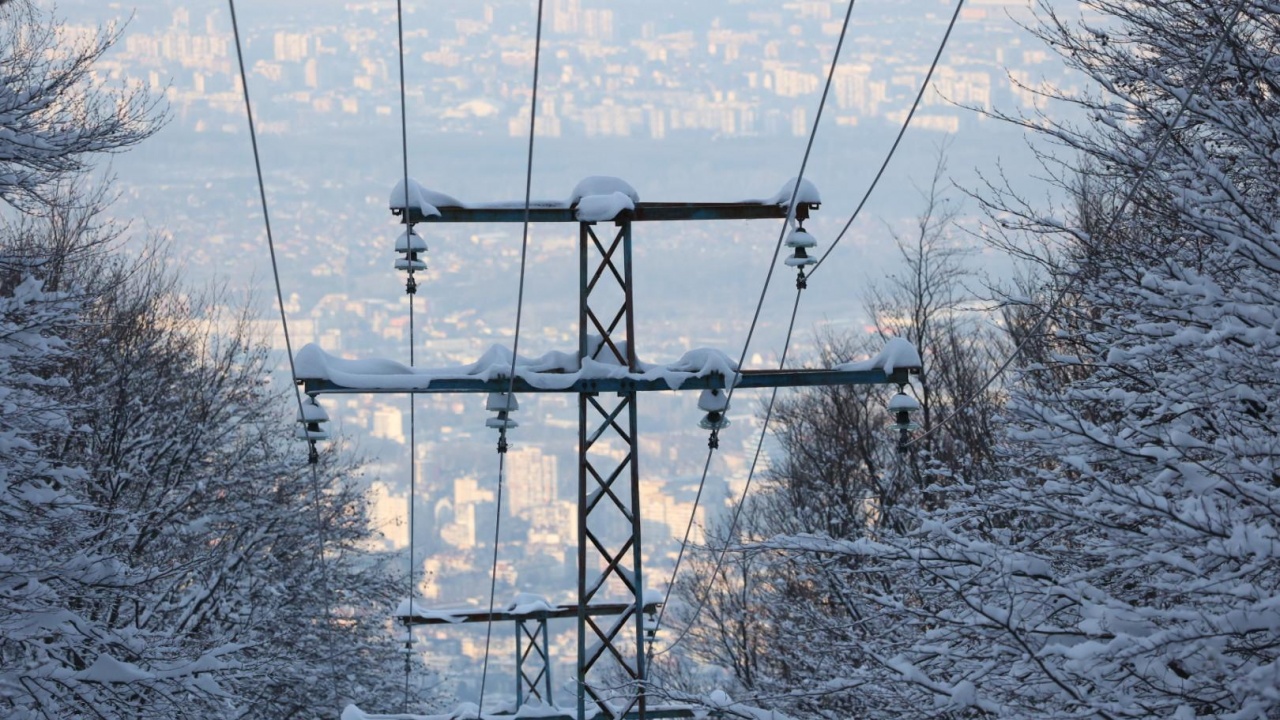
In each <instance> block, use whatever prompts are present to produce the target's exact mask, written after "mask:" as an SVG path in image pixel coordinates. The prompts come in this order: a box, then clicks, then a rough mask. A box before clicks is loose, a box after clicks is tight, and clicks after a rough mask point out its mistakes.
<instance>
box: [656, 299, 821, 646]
mask: <svg viewBox="0 0 1280 720" xmlns="http://www.w3.org/2000/svg"><path fill="white" fill-rule="evenodd" d="M802 292H803V291H802V290H801V289H799V288H797V289H796V302H795V304H793V305H792V306H791V322H789V323H788V324H787V339H786V342H785V343H784V344H783V347H782V357H781V358H780V359H779V360H778V369H783V368H784V367H786V362H787V351H788V349H789V348H790V346H791V333H792V331H793V330H795V327H796V313H797V311H798V310H799V309H800V294H801V293H802ZM777 399H778V388H776V387H775V388H773V392H772V393H770V395H769V405H768V406H767V407H766V409H765V413H764V424H763V426H762V427H761V428H760V437H759V439H758V440H756V450H755V453H754V454H753V455H752V457H751V468H750V469H749V470H747V482H746V483H745V484H744V485H743V487H742V493H741V494H740V495H739V497H738V502H737V504H736V505H735V506H734V509H733V519H732V520H731V521H730V522H729V532H728V534H727V535H726V536H725V542H724V545H723V546H722V547H721V548H720V553H719V555H718V556H717V557H716V564H715V567H714V568H713V569H712V571H711V573H710V579H709V580H708V581H707V586H706V588H707V590H706V592H705V593H703V596H702V598H700V599H699V600H698V606H697V608H696V609H695V610H694V612H693V616H692V617H690V618H689V619H688V620H687V621H686V623H685V626H684V628H683V629H682V630H681V631H680V634H679V635H678V636H676V639H675V640H673V641H671V643H670V644H668V645H667V646H666V647H664V648H663V649H662V651H661V652H658V653H651V657H652V656H653V655H662V654H665V653H668V652H671V651H672V650H674V649H675V648H676V646H677V645H679V644H680V643H681V642H682V641H683V640H684V638H685V636H687V635H688V634H689V631H690V630H692V629H693V624H694V623H695V622H697V620H698V616H700V615H701V614H702V608H703V607H705V606H706V602H707V599H708V598H709V597H710V596H711V583H712V582H714V580H715V577H716V576H717V575H719V574H720V568H721V567H722V566H723V564H724V558H725V555H726V554H727V553H728V552H729V539H730V538H732V537H733V533H734V531H735V530H737V528H738V520H739V519H740V518H741V516H742V508H743V507H745V506H746V504H747V493H748V492H750V491H751V481H752V479H754V478H755V474H756V467H758V466H759V463H760V453H761V451H762V450H763V449H764V438H765V434H766V433H767V431H768V429H769V421H770V420H771V419H772V418H773V407H774V403H775V402H776V401H777ZM710 461H711V455H710V453H708V454H707V462H708V463H710ZM702 472H703V476H704V477H705V476H706V472H707V470H706V468H705V467H704V468H703V469H702ZM698 491H699V494H701V491H702V486H701V485H699V486H698ZM693 502H694V506H695V509H696V506H697V503H698V500H697V498H694V501H693ZM692 527H693V516H692V515H690V516H689V527H686V528H685V531H684V542H682V543H681V545H680V555H677V556H676V565H677V567H679V564H680V557H681V556H683V554H684V547H685V543H687V542H688V541H689V530H690V528H692ZM674 585H675V573H674V572H673V573H672V574H671V582H670V583H669V584H668V585H667V597H670V595H671V588H672V587H673V586H674ZM662 610H663V611H665V610H666V599H665V598H664V600H663V603H662ZM658 625H659V626H661V625H662V612H661V611H660V612H659V614H658Z"/></svg>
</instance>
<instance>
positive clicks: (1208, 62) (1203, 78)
mask: <svg viewBox="0 0 1280 720" xmlns="http://www.w3.org/2000/svg"><path fill="white" fill-rule="evenodd" d="M1245 1H1246V0H1237V2H1236V5H1235V9H1234V10H1233V11H1232V15H1231V22H1229V23H1226V24H1224V25H1223V26H1222V33H1221V34H1220V35H1219V36H1218V39H1217V41H1216V42H1215V43H1214V46H1213V49H1212V50H1211V51H1209V55H1208V57H1206V58H1205V61H1204V65H1202V66H1201V67H1200V72H1199V74H1198V75H1197V77H1196V80H1195V82H1194V83H1193V84H1192V86H1191V90H1190V92H1188V93H1187V94H1186V95H1185V96H1183V98H1182V101H1181V102H1180V103H1179V104H1178V112H1177V113H1175V114H1174V116H1173V119H1172V120H1170V121H1169V124H1168V125H1166V126H1165V128H1164V130H1163V131H1162V133H1161V136H1160V139H1159V141H1157V142H1156V147H1155V149H1154V150H1153V151H1152V152H1151V153H1150V155H1148V157H1147V161H1146V163H1145V164H1143V166H1142V168H1141V170H1139V171H1138V175H1137V177H1135V178H1134V181H1133V185H1131V186H1129V190H1128V191H1127V192H1126V193H1125V195H1124V199H1123V200H1121V201H1120V204H1119V205H1118V206H1116V211H1115V213H1113V214H1112V215H1111V219H1110V220H1109V221H1108V222H1107V226H1106V227H1105V228H1103V230H1102V233H1101V234H1100V236H1101V237H1103V238H1106V237H1108V236H1110V235H1111V233H1112V231H1113V230H1115V227H1116V225H1117V224H1118V223H1119V222H1120V217H1121V216H1122V215H1123V214H1124V211H1125V210H1127V209H1128V207H1129V203H1131V202H1133V198H1134V197H1136V196H1137V194H1138V190H1140V189H1141V188H1142V184H1143V183H1144V182H1145V181H1146V179H1147V175H1149V174H1150V173H1151V169H1152V168H1153V167H1154V166H1155V162H1156V159H1157V158H1159V157H1160V155H1161V154H1162V153H1163V152H1164V149H1165V147H1166V146H1168V144H1169V141H1170V140H1171V139H1172V138H1173V131H1174V129H1175V128H1176V127H1177V126H1178V123H1179V122H1181V121H1182V117H1183V115H1185V114H1186V112H1187V108H1188V107H1190V105H1191V100H1192V99H1193V98H1194V97H1195V96H1196V95H1198V94H1199V93H1200V91H1201V90H1203V89H1204V85H1205V82H1207V81H1208V79H1209V72H1210V70H1212V68H1213V64H1214V63H1215V62H1217V61H1218V53H1219V52H1221V51H1222V46H1223V45H1224V44H1226V41H1227V36H1229V35H1230V34H1231V32H1232V30H1234V29H1235V26H1236V23H1237V22H1239V21H1240V14H1241V12H1242V11H1243V10H1244V4H1245ZM1078 275H1079V272H1074V273H1070V274H1069V276H1068V277H1067V281H1066V282H1064V283H1063V284H1062V288H1061V289H1059V290H1058V293H1057V295H1055V296H1054V298H1053V300H1052V301H1051V302H1050V303H1049V306H1048V307H1047V308H1045V311H1044V313H1042V314H1041V315H1040V317H1039V319H1037V320H1036V321H1035V323H1034V324H1032V326H1031V328H1030V329H1028V330H1027V333H1026V337H1024V338H1023V339H1022V340H1021V341H1020V342H1019V343H1018V344H1017V345H1016V346H1015V347H1014V348H1013V351H1012V352H1011V353H1009V356H1008V357H1006V358H1005V359H1004V361H1003V362H1001V363H1000V364H999V365H998V366H996V369H995V371H993V372H992V373H991V375H990V376H988V377H987V379H986V380H985V381H983V383H982V385H981V386H980V387H979V388H978V389H977V390H975V391H974V392H973V394H971V395H970V396H969V397H967V398H965V399H964V400H963V401H961V402H960V403H958V404H957V405H956V409H955V410H953V411H952V412H951V414H950V415H947V416H946V417H945V418H943V419H942V420H940V421H939V422H938V423H937V424H936V425H934V426H933V427H931V428H929V429H928V430H926V431H925V432H924V433H922V434H920V435H919V436H917V437H916V438H914V439H913V440H912V441H911V442H910V443H908V447H909V446H912V445H915V444H917V443H919V442H921V441H923V440H925V439H927V438H929V437H932V436H933V434H934V433H936V432H938V431H939V430H941V429H942V428H944V427H946V426H947V425H948V424H949V423H951V421H952V420H954V419H955V418H956V417H958V416H959V415H960V413H962V412H964V411H965V410H967V409H968V408H969V406H970V405H972V404H973V403H974V402H977V399H978V398H979V397H981V396H982V394H983V393H985V392H986V391H987V390H989V389H990V388H991V385H992V383H994V382H995V381H996V379H997V378H999V377H1000V376H1001V375H1003V374H1004V372H1005V371H1006V370H1008V369H1009V367H1010V366H1012V365H1013V361H1014V360H1015V359H1017V357H1018V355H1020V354H1021V353H1022V351H1023V349H1025V348H1026V346H1027V343H1029V342H1031V339H1032V338H1034V337H1035V336H1036V334H1037V333H1039V332H1040V330H1041V329H1042V328H1044V324H1045V323H1046V322H1048V321H1049V318H1050V317H1051V316H1052V315H1053V314H1054V313H1056V312H1057V311H1058V309H1059V308H1061V307H1062V303H1063V301H1064V300H1066V297H1067V291H1068V290H1069V289H1071V287H1072V282H1071V281H1072V280H1074V279H1075V278H1076V277H1077V276H1078Z"/></svg>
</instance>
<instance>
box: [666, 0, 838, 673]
mask: <svg viewBox="0 0 1280 720" xmlns="http://www.w3.org/2000/svg"><path fill="white" fill-rule="evenodd" d="M855 2H856V0H849V4H848V5H847V6H846V8H845V13H844V23H843V24H842V25H841V26H840V37H839V39H838V40H837V41H836V49H835V53H834V55H833V57H832V58H831V67H830V69H829V70H828V71H827V81H826V84H825V85H824V86H823V88H822V97H821V98H820V99H819V100H818V111H817V113H816V114H815V115H814V118H813V126H812V127H811V128H810V129H809V138H808V141H807V142H806V143H805V148H804V156H803V157H802V158H801V160H800V172H799V173H798V174H797V175H796V179H795V185H793V186H792V188H791V198H790V200H789V201H788V205H787V217H786V219H785V220H784V221H783V223H782V228H781V229H780V230H779V232H778V240H777V242H776V243H775V244H774V246H773V258H772V260H771V261H770V263H769V269H768V272H767V273H766V274H765V279H764V287H762V288H761V289H760V298H759V300H757V302H756V309H755V314H754V315H753V316H752V318H751V326H750V327H749V328H748V329H747V339H746V341H745V342H743V344H742V353H741V354H740V355H739V356H738V365H737V367H738V368H739V369H741V368H742V363H743V362H744V361H745V360H746V357H747V351H748V349H749V348H750V347H751V338H752V336H753V335H754V333H755V329H756V324H757V323H758V322H759V320H760V311H761V308H763V307H764V300H765V296H766V295H767V294H768V292H769V283H770V282H771V281H772V279H773V271H774V268H775V267H776V266H777V264H778V251H779V250H781V249H782V241H783V239H784V238H786V236H787V230H788V229H789V228H790V227H791V222H792V220H794V219H795V211H796V197H797V196H798V195H799V193H800V186H801V184H802V183H803V182H804V171H805V169H806V168H807V167H808V164H809V156H810V154H811V153H812V151H813V142H814V139H815V138H816V137H817V135H818V125H819V123H821V122H822V111H823V109H824V108H825V107H826V105H827V96H828V95H829V94H830V92H831V82H832V80H833V79H834V78H835V74H836V67H837V66H838V65H839V64H840V51H841V49H842V48H843V47H844V39H845V36H846V34H847V33H848V30H849V20H850V18H852V17H853V6H854V3H855ZM799 303H800V289H799V288H797V290H796V307H799ZM791 318H792V323H793V324H794V322H795V310H793V311H792V314H791ZM790 338H791V331H790V330H788V331H787V340H788V344H790ZM783 358H784V359H785V358H786V351H785V349H784V351H783ZM735 389H736V384H731V385H730V386H729V388H728V391H727V394H726V395H727V396H726V398H725V403H726V407H727V406H728V403H730V402H732V400H733V393H734V390H735ZM774 396H775V397H776V396H777V390H774ZM772 407H773V404H772V402H771V403H770V411H772ZM712 432H713V433H714V432H716V430H712ZM763 432H764V431H763V430H762V431H761V433H762V434H761V442H763ZM715 451H716V447H715V443H712V444H711V446H710V447H708V448H707V460H706V462H705V463H704V464H703V466H702V477H701V478H700V479H699V480H698V491H697V493H696V495H695V496H694V501H693V509H692V510H691V511H690V513H689V524H688V525H687V526H686V527H685V533H684V539H683V540H682V541H681V543H680V551H679V553H678V554H677V555H676V563H675V566H674V567H673V568H672V570H671V579H670V581H668V582H667V589H666V591H665V594H664V595H663V599H662V609H661V610H659V614H658V625H659V627H660V626H661V624H662V615H663V614H664V613H665V612H666V607H667V601H668V600H669V599H670V598H671V589H672V588H673V587H675V580H676V575H677V574H678V573H679V572H680V563H681V561H682V560H683V559H684V554H685V550H686V548H687V547H688V544H689V533H690V530H691V529H692V527H693V519H694V517H696V516H697V513H698V503H699V501H700V500H701V499H702V491H703V488H704V487H705V486H706V483H707V471H708V470H709V469H710V467H711V456H712V455H713V454H714V453H715ZM752 467H754V464H753V465H752ZM718 571H719V568H717V572H718ZM700 611H701V608H699V612H700ZM681 637H683V635H682V636H681ZM664 652H665V651H664Z"/></svg>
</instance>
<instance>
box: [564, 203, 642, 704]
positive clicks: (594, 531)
mask: <svg viewBox="0 0 1280 720" xmlns="http://www.w3.org/2000/svg"><path fill="white" fill-rule="evenodd" d="M616 227H617V230H616V232H614V233H611V235H605V236H604V239H602V238H601V235H599V234H597V232H596V230H597V228H596V226H595V225H594V224H592V223H580V224H579V245H580V253H581V255H580V265H579V267H580V278H581V295H580V302H579V312H578V354H579V358H580V362H581V363H582V364H583V366H586V365H589V364H591V363H602V364H607V365H618V366H623V367H626V368H628V369H629V370H630V371H632V372H634V371H636V370H638V364H637V361H636V348H635V342H634V331H635V325H634V321H633V318H632V308H633V296H632V276H631V223H630V222H629V221H625V220H624V221H618V222H617V223H616ZM636 417H637V416H636V393H635V391H627V390H623V391H620V392H616V393H612V394H606V395H601V394H599V393H595V392H590V391H589V389H586V390H584V391H583V392H580V393H579V394H578V678H577V680H578V692H577V700H578V716H579V717H583V716H584V714H585V712H586V707H587V703H592V704H594V705H596V706H597V707H598V708H599V710H600V712H601V713H602V714H603V715H604V716H605V717H610V718H618V717H621V716H622V715H623V714H625V713H627V712H629V711H631V710H633V709H638V710H639V714H640V716H641V717H643V716H644V711H645V697H644V690H643V687H644V679H645V668H644V632H643V622H644V618H643V614H642V612H641V608H642V606H643V602H644V584H643V579H644V576H643V572H642V568H641V550H640V548H641V544H640V533H641V527H640V470H639V465H638V462H637V459H638V457H639V438H638V436H637V432H636ZM624 483H625V485H624ZM593 601H594V602H604V601H609V602H621V603H624V604H625V605H626V609H625V610H624V611H623V612H621V613H619V614H617V615H607V616H606V615H594V616H593V615H592V614H591V613H590V612H588V608H589V606H590V605H591V603H592V602H593ZM610 671H612V677H609V678H608V679H607V682H603V683H602V682H599V679H601V676H602V675H604V674H606V673H609V672H610ZM606 688H608V689H606Z"/></svg>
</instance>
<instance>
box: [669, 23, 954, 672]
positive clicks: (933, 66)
mask: <svg viewBox="0 0 1280 720" xmlns="http://www.w3.org/2000/svg"><path fill="white" fill-rule="evenodd" d="M963 6H964V0H958V1H957V3H956V8H955V10H954V11H953V12H952V14H951V19H950V21H949V22H948V23H947V28H946V31H945V32H944V33H943V36H942V40H941V41H940V42H939V44H938V49H937V51H936V52H935V53H934V56H933V61H932V62H931V63H930V65H929V69H928V71H927V72H926V73H925V77H924V81H923V82H922V83H921V85H920V89H919V91H917V93H916V96H915V99H914V100H913V101H912V103H911V107H910V108H909V109H908V111H907V115H906V117H905V118H904V119H903V122H902V125H901V127H900V128H899V129H898V133H897V135H896V136H895V138H894V141H893V143H892V144H891V145H890V147H889V150H888V152H887V153H886V154H885V157H884V160H883V161H882V162H881V163H880V167H879V169H878V170H877V171H876V174H875V176H874V177H873V178H872V181H871V184H870V185H869V186H868V188H867V190H866V192H865V193H863V195H862V198H861V199H860V200H859V202H858V204H857V206H856V207H855V209H854V211H853V213H852V214H851V215H850V216H849V220H848V221H847V222H846V223H845V225H844V228H843V229H842V230H841V231H840V234H839V235H837V236H836V239H835V240H834V241H833V242H832V244H831V246H830V247H829V248H828V249H827V251H826V252H824V253H823V255H822V257H821V258H820V259H819V260H818V262H817V263H816V264H815V265H814V266H813V268H811V269H810V271H809V279H810V280H812V278H813V273H814V272H815V271H816V270H817V269H818V267H819V266H821V265H822V263H823V262H825V261H826V259H827V257H828V256H830V254H831V252H832V251H833V250H834V249H835V246H836V244H838V243H839V242H840V239H841V238H842V237H844V235H845V233H846V232H847V231H848V229H849V228H850V226H852V225H853V223H854V221H855V220H856V219H857V218H858V216H859V214H860V213H861V212H862V209H863V208H864V207H865V206H866V204H867V201H868V200H869V199H870V198H871V195H872V193H873V192H875V189H876V187H877V186H878V185H879V183H880V180H881V178H883V177H884V173H885V170H886V169H887V168H888V167H889V164H890V162H891V161H892V160H893V157H894V155H895V154H896V153H897V150H898V146H899V145H900V144H901V142H902V138H903V136H904V135H905V134H906V131H907V128H908V127H909V126H910V124H911V120H912V118H913V117H914V116H915V113H916V110H917V109H918V108H919V106H920V103H921V101H922V99H923V98H924V94H925V92H926V90H927V89H928V87H929V83H930V81H931V79H932V78H933V73H934V71H935V70H937V67H938V63H939V62H940V60H941V58H942V54H943V52H944V51H945V50H946V47H947V44H948V42H949V40H950V38H951V33H952V31H953V30H954V29H955V26H956V22H957V20H958V19H959V17H960V10H961V9H962V8H963ZM852 9H853V2H852V0H851V2H850V3H849V8H848V9H847V10H846V16H845V26H844V27H845V28H847V26H848V22H849V13H851V12H852ZM843 37H844V29H843V28H842V30H841V40H842V41H843ZM838 58H839V45H837V51H836V59H835V60H833V62H832V67H831V73H829V74H828V77H827V87H830V84H831V78H832V76H833V75H834V72H835V62H836V60H838ZM826 96H827V94H826V91H825V90H824V92H823V96H822V101H821V104H820V106H819V115H820V114H821V107H822V106H824V105H825V104H826ZM817 120H818V118H815V121H814V132H816V129H817ZM810 144H812V135H811V136H810ZM784 231H785V228H784ZM776 253H777V251H776V249H775V257H774V263H775V264H776V262H777V256H776ZM802 295H803V292H802V291H801V290H800V289H797V291H796V297H795V301H794V303H793V304H792V309H791V321H790V323H789V324H788V326H787V334H786V341H785V342H784V344H783V348H782V356H781V359H780V360H779V366H778V367H779V369H782V368H783V367H784V366H785V363H786V358H787V353H788V351H789V349H790V345H791V337H792V333H793V331H794V329H795V320H796V315H797V312H798V311H799V307H800V298H801V296H802ZM749 337H750V336H748V342H750V339H749ZM745 355H746V352H745V348H744V352H743V357H745ZM777 397H778V390H777V388H775V389H774V390H773V392H772V393H771V394H770V398H769V402H768V404H767V406H766V409H765V419H764V423H763V425H762V427H761V428H760V436H759V440H758V441H757V443H756V450H755V453H754V456H753V458H752V462H751V467H750V470H749V471H748V473H747V480H746V483H745V484H744V486H743V490H742V493H741V494H740V497H739V499H738V502H737V504H736V506H735V508H734V514H733V517H732V519H731V521H730V523H729V531H728V533H727V535H726V538H731V537H732V536H733V534H734V532H736V530H737V526H738V522H739V519H740V517H741V513H742V508H743V506H744V505H745V504H746V498H747V493H748V491H749V490H750V489H751V483H752V480H753V478H754V476H755V471H756V468H757V466H758V461H759V458H760V453H761V451H762V448H763V446H764V438H765V436H766V434H767V433H768V429H769V422H770V420H771V418H772V416H773V408H774V404H775V402H776V400H777ZM707 460H708V462H707V464H706V466H704V468H703V475H702V479H701V480H700V481H699V484H698V493H697V495H696V496H695V499H694V508H693V512H692V513H691V514H690V517H689V525H688V526H687V527H686V528H685V535H684V539H683V540H682V541H681V545H680V551H679V553H678V554H677V556H676V565H675V568H674V569H673V571H672V574H671V581H670V582H669V583H668V584H667V590H666V596H665V597H664V602H663V608H662V612H665V610H666V600H668V599H670V595H671V591H672V588H673V587H674V586H675V580H676V575H677V573H678V572H679V569H680V562H681V560H682V559H683V557H684V554H685V551H686V546H687V545H688V540H689V536H690V532H691V530H692V526H693V518H694V517H695V516H696V514H697V508H698V499H699V498H700V497H701V495H702V486H703V485H704V484H705V482H706V474H707V469H708V468H709V467H710V453H708V458H707ZM727 549H728V542H727V540H726V543H725V546H724V547H723V548H721V552H720V553H719V554H718V557H717V558H716V563H715V566H714V569H713V570H712V572H711V576H710V577H711V578H713V579H714V578H715V576H716V575H717V574H718V573H719V572H720V568H721V567H722V565H723V562H724V558H725V554H726V552H727ZM707 595H709V592H708V593H707V594H704V596H703V597H702V598H701V600H700V601H699V602H698V605H697V607H696V609H695V610H694V613H693V616H692V619H690V620H689V621H688V623H687V624H686V625H685V627H684V629H683V631H682V632H681V633H680V635H679V636H677V639H676V640H675V641H673V642H672V643H670V644H668V645H667V646H666V647H665V648H664V649H663V650H662V651H661V652H658V653H653V652H652V651H651V653H650V655H651V657H652V656H656V655H661V654H663V653H666V652H670V651H671V650H673V649H674V648H675V647H676V646H677V645H678V644H679V643H680V642H681V641H682V640H683V639H684V638H685V636H686V635H687V634H688V632H689V630H690V629H691V627H692V624H693V622H694V620H696V618H697V617H698V616H699V615H701V614H702V608H703V606H704V605H705V602H706V599H707ZM662 612H660V613H659V620H658V624H659V626H661V621H662Z"/></svg>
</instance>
